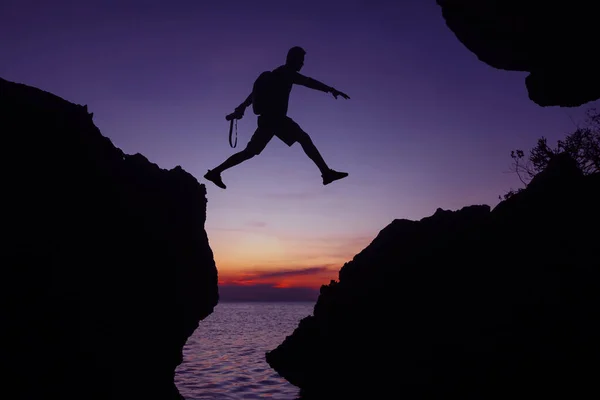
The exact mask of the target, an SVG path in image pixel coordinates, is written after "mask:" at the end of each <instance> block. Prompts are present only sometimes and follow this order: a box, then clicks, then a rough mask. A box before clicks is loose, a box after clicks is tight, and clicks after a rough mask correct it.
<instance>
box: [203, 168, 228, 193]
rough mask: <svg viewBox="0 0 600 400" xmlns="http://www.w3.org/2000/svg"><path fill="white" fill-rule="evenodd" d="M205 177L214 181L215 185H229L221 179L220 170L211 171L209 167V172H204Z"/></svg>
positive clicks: (221, 186)
mask: <svg viewBox="0 0 600 400" xmlns="http://www.w3.org/2000/svg"><path fill="white" fill-rule="evenodd" d="M204 178H205V179H206V180H209V181H211V182H212V183H214V184H215V185H217V186H218V187H220V188H221V189H226V188H227V186H225V184H224V183H223V181H222V180H221V174H220V173H218V172H213V171H211V170H210V169H209V170H208V172H207V173H206V174H204Z"/></svg>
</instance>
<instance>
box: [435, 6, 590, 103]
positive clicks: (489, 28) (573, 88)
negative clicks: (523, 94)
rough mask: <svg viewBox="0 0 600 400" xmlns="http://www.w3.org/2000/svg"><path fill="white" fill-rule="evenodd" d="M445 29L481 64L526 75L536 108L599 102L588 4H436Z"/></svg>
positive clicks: (530, 95) (530, 94)
mask: <svg viewBox="0 0 600 400" xmlns="http://www.w3.org/2000/svg"><path fill="white" fill-rule="evenodd" d="M437 3H438V5H440V7H441V10H442V15H443V16H444V19H445V20H446V24H447V25H448V27H449V28H450V29H451V30H452V32H454V34H455V35H456V37H457V38H458V40H460V42H461V43H462V44H463V45H464V46H465V47H466V48H467V49H469V50H470V51H471V52H473V53H474V54H475V55H476V56H477V57H478V58H479V59H480V60H481V61H483V62H485V63H487V64H488V65H490V66H492V67H495V68H499V69H504V70H510V71H527V72H530V74H529V76H527V78H526V79H525V83H526V85H527V90H528V91H529V97H530V98H531V100H533V101H534V102H536V103H537V104H539V105H541V106H556V105H558V106H579V105H582V104H584V103H587V102H590V101H593V100H597V99H598V98H600V74H598V71H599V70H600V59H599V58H598V57H597V53H598V40H599V38H600V28H599V27H598V13H597V11H596V7H595V5H596V4H595V2H593V1H588V0H570V1H541V0H437Z"/></svg>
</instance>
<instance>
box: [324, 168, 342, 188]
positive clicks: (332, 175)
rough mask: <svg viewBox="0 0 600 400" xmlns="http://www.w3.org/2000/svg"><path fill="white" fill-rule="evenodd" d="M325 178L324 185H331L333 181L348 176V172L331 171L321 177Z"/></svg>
mask: <svg viewBox="0 0 600 400" xmlns="http://www.w3.org/2000/svg"><path fill="white" fill-rule="evenodd" d="M321 176H322V177H323V185H329V184H330V183H331V182H333V181H337V180H338V179H342V178H345V177H347V176H348V173H347V172H338V171H334V170H332V169H330V170H329V171H328V172H327V173H325V174H323V175H321Z"/></svg>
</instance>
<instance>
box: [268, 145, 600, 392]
mask: <svg viewBox="0 0 600 400" xmlns="http://www.w3.org/2000/svg"><path fill="white" fill-rule="evenodd" d="M599 204H600V175H598V174H596V175H589V176H583V175H582V174H581V172H580V171H579V170H578V169H577V167H576V165H575V163H574V162H573V160H571V159H570V158H568V157H565V156H563V155H561V156H557V157H556V158H555V159H554V160H553V161H552V162H551V163H550V165H549V166H548V168H547V169H546V170H545V171H543V172H542V173H541V174H539V175H538V176H537V177H536V178H535V179H534V180H533V181H532V182H531V183H530V184H529V185H528V187H527V188H526V189H525V190H524V191H522V192H521V193H519V194H517V195H515V196H513V197H511V198H510V199H508V200H506V201H504V202H502V203H500V204H499V205H497V206H496V207H495V208H494V209H493V210H490V207H488V206H485V205H475V206H470V207H465V208H463V209H461V210H458V211H454V212H453V211H444V210H441V209H438V210H437V211H436V212H435V214H433V215H432V216H430V217H427V218H423V219H422V220H420V221H408V220H395V221H393V222H392V223H391V224H390V225H389V226H387V227H386V228H385V229H383V230H382V231H381V232H380V234H379V235H378V236H377V237H376V238H375V240H373V242H372V243H371V244H370V245H369V246H368V247H367V248H365V249H364V250H363V251H362V252H360V253H359V254H357V255H356V256H355V257H354V259H353V260H352V261H350V262H348V263H346V264H345V265H344V266H343V267H342V269H341V270H340V273H339V282H336V281H332V282H331V284H329V285H327V286H323V287H322V288H321V293H320V296H319V299H318V302H317V304H316V305H315V308H314V313H313V315H311V316H307V317H306V318H304V319H303V320H302V321H301V322H300V324H299V326H298V327H297V329H296V330H295V331H294V332H293V334H292V335H290V336H289V337H287V338H286V339H285V340H284V342H283V343H281V345H279V346H278V347H277V348H276V349H274V350H272V351H270V352H268V353H267V356H266V357H267V361H268V363H269V364H270V365H271V366H272V367H273V368H274V369H275V370H276V371H277V372H278V373H279V374H280V375H281V376H283V377H284V378H286V379H287V380H288V381H289V382H291V383H292V384H294V385H296V386H298V387H300V388H301V389H302V391H301V393H303V395H304V398H307V399H312V398H324V399H346V398H373V399H376V398H377V399H379V398H410V399H417V398H418V399H442V398H443V399H447V398H451V397H452V398H461V399H467V398H468V399H490V398H498V399H500V398H527V399H531V398H579V397H578V394H579V395H583V394H585V396H581V398H583V397H587V396H589V397H598V396H599V395H600V393H599V392H600V390H599V389H598V386H597V384H596V383H597V377H598V376H599V374H600V367H599V366H600V363H599V361H600V344H599V342H598V337H600V318H598V309H599V307H600V256H599V254H600V251H599V250H600V230H599V229H598V228H599V226H600V208H599V207H598V205H599ZM361 396H362V397H361ZM557 396H558V397H557Z"/></svg>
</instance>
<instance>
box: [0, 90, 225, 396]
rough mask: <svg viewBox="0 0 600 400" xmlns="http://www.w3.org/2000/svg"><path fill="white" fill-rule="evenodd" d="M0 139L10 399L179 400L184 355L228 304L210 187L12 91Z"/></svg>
mask: <svg viewBox="0 0 600 400" xmlns="http://www.w3.org/2000/svg"><path fill="white" fill-rule="evenodd" d="M0 132H2V141H3V147H2V148H3V149H4V152H3V155H2V158H3V161H4V165H5V166H4V168H3V179H2V194H3V195H2V197H3V214H4V215H3V218H2V229H3V231H4V235H3V236H4V239H3V241H4V243H3V248H4V250H3V251H2V256H3V262H2V266H3V268H2V290H1V293H2V298H3V299H2V300H3V305H2V314H1V317H0V318H1V322H0V326H2V330H3V333H4V334H5V335H6V336H5V338H4V340H3V343H2V346H3V350H2V356H1V357H0V359H1V362H2V366H3V367H4V368H3V369H4V371H9V373H8V374H6V372H5V375H4V376H3V378H4V380H3V382H4V383H3V385H2V392H3V393H4V394H5V395H6V396H8V397H6V396H3V397H6V398H11V399H28V400H31V399H36V400H43V399H77V400H81V399H87V400H90V399H93V400H94V399H98V400H99V399H103V400H107V399H161V400H164V399H177V398H180V395H179V393H178V391H177V389H176V387H175V385H174V381H173V378H174V372H175V368H176V367H177V365H179V364H180V363H181V361H182V353H181V351H182V348H183V346H184V344H185V342H186V340H187V338H188V337H189V336H190V335H191V334H192V332H193V331H194V330H195V329H196V327H197V326H198V323H199V321H200V320H202V319H204V318H205V317H207V316H208V315H209V314H210V313H211V312H212V311H213V308H214V306H215V305H216V304H217V301H218V287H217V270H216V267H215V263H214V260H213V255H212V251H211V249H210V247H209V243H208V238H207V235H206V232H205V231H204V222H205V218H206V197H205V194H206V192H205V187H204V185H200V184H199V183H198V182H197V180H196V179H195V178H194V177H193V176H191V175H190V174H188V173H186V172H185V171H184V170H182V169H181V168H180V167H176V168H174V169H172V170H164V169H161V168H159V167H158V166H157V165H155V164H152V163H150V162H149V161H148V160H147V159H146V158H145V157H144V156H142V155H140V154H135V155H127V154H124V153H123V152H122V151H121V150H120V149H118V148H116V147H115V146H114V145H113V144H112V143H111V141H110V140H109V139H108V138H106V137H104V136H102V134H101V133H100V131H99V130H98V129H97V128H96V127H95V126H94V124H93V122H92V115H91V114H88V112H87V106H83V107H82V106H79V105H75V104H72V103H69V102H67V101H65V100H63V99H61V98H59V97H57V96H55V95H53V94H50V93H47V92H44V91H42V90H39V89H36V88H33V87H29V86H25V85H22V84H16V83H12V82H8V81H5V80H2V79H0Z"/></svg>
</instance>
